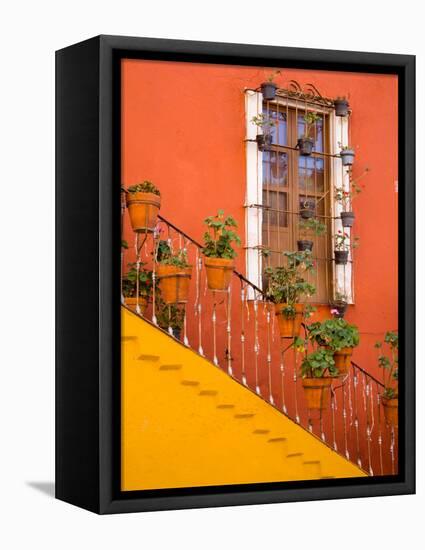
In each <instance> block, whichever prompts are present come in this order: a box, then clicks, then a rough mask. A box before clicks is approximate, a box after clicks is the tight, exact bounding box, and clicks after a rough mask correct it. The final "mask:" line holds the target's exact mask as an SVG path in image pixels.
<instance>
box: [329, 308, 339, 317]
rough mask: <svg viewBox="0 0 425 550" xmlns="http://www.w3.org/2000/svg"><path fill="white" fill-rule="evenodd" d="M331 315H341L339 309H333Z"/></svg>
mask: <svg viewBox="0 0 425 550" xmlns="http://www.w3.org/2000/svg"><path fill="white" fill-rule="evenodd" d="M331 313H332V315H337V314H338V313H339V311H338V310H337V309H335V308H334V309H331Z"/></svg>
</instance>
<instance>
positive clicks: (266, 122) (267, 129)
mask: <svg viewBox="0 0 425 550" xmlns="http://www.w3.org/2000/svg"><path fill="white" fill-rule="evenodd" d="M251 122H252V123H253V124H255V125H256V126H257V127H258V128H261V131H262V133H261V134H257V136H256V141H257V143H258V146H259V148H260V149H261V148H263V147H264V146H265V145H271V144H272V142H273V135H272V128H273V126H275V125H276V122H275V120H273V119H272V118H270V117H269V116H267V115H265V114H263V113H261V114H259V115H257V116H254V117H252V119H251Z"/></svg>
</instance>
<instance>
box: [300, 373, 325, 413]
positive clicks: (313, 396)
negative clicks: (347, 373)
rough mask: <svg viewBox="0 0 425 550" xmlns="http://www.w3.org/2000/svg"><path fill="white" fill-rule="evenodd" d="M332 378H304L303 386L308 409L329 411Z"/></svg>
mask: <svg viewBox="0 0 425 550" xmlns="http://www.w3.org/2000/svg"><path fill="white" fill-rule="evenodd" d="M332 380H333V379H332V378H330V377H324V378H303V379H302V385H303V389H304V396H305V400H306V403H307V408H308V409H321V410H323V409H327V408H328V405H329V389H330V387H331V385H332Z"/></svg>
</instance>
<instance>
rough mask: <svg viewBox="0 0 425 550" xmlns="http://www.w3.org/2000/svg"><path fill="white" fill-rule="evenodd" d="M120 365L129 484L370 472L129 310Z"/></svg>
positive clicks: (125, 484)
mask: <svg viewBox="0 0 425 550" xmlns="http://www.w3.org/2000/svg"><path fill="white" fill-rule="evenodd" d="M121 372H122V375H121V376H122V386H121V387H122V416H121V422H122V426H121V427H122V432H121V433H122V442H121V456H122V470H121V485H122V490H123V491H132V490H144V489H160V488H176V487H196V486H205V485H226V484H240V483H263V482H271V481H293V480H308V479H320V478H329V477H337V478H347V477H362V476H366V474H365V473H364V472H363V471H362V470H360V469H359V468H358V467H357V466H355V465H354V464H352V463H351V462H349V461H348V460H346V459H345V458H343V457H342V456H340V455H339V454H337V453H336V452H334V451H332V450H331V449H330V448H329V447H327V446H326V445H325V444H323V443H322V442H321V441H320V439H318V438H317V437H315V436H314V435H312V434H310V433H309V432H308V431H306V430H304V429H303V428H301V427H300V426H299V425H297V424H296V423H294V422H293V421H292V420H290V419H289V418H287V417H286V416H285V415H284V414H282V413H280V412H279V411H277V410H276V409H275V408H273V407H272V406H271V405H269V404H268V403H266V402H265V401H263V400H262V399H261V398H260V397H258V396H257V395H256V394H254V393H253V392H251V391H250V390H249V389H247V388H245V387H244V386H242V385H241V384H239V383H238V382H237V381H236V380H234V379H232V378H231V377H229V376H228V375H227V374H226V373H224V372H223V371H221V370H220V369H219V368H218V367H216V366H214V365H213V364H212V363H210V362H209V361H208V360H206V359H204V358H202V357H200V356H199V355H198V354H197V353H195V352H194V351H192V350H191V349H188V348H186V347H185V346H183V345H181V344H180V343H179V342H177V341H175V340H174V339H173V338H171V337H170V336H168V335H167V334H166V333H164V332H163V331H161V330H160V329H157V328H156V327H154V326H153V325H151V324H150V323H148V322H147V321H144V320H143V319H141V318H139V317H138V316H136V315H135V314H133V313H131V312H130V311H128V310H127V309H125V308H122V369H121Z"/></svg>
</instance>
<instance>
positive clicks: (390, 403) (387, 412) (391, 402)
mask: <svg viewBox="0 0 425 550" xmlns="http://www.w3.org/2000/svg"><path fill="white" fill-rule="evenodd" d="M382 405H383V407H384V416H385V422H386V423H387V425H389V426H394V427H397V426H398V397H394V398H393V399H387V398H386V397H383V398H382Z"/></svg>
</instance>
